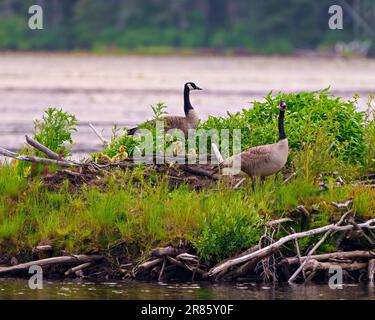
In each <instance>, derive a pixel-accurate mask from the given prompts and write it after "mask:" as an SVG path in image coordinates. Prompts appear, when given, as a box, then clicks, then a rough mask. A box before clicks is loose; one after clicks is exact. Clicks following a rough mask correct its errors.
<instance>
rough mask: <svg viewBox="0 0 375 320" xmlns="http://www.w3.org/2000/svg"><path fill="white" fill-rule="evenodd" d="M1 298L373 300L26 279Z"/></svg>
mask: <svg viewBox="0 0 375 320" xmlns="http://www.w3.org/2000/svg"><path fill="white" fill-rule="evenodd" d="M0 299H163V300H165V299H229V300H230V299H241V300H242V299H245V300H275V299H276V300H279V299H290V300H295V299H297V300H298V299H302V300H309V299H325V300H330V299H344V300H346V299H348V300H349V299H359V300H364V299H365V300H375V287H374V286H372V287H371V286H368V285H367V284H362V285H345V286H344V288H343V289H342V290H332V289H330V288H329V287H328V286H327V285H315V284H314V285H306V286H303V285H300V286H293V287H290V286H286V285H285V286H275V287H273V286H269V285H258V284H255V283H232V284H212V283H178V284H176V283H169V284H168V283H144V282H136V281H126V282H108V283H92V282H84V281H71V282H55V281H54V282H47V281H45V283H44V288H43V289H42V290H31V289H29V287H28V283H27V280H20V279H0Z"/></svg>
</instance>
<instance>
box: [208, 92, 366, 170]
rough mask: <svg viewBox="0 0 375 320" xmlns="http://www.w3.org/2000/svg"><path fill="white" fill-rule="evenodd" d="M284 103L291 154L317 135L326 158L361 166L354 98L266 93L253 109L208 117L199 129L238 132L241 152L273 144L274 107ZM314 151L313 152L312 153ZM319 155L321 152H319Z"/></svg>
mask: <svg viewBox="0 0 375 320" xmlns="http://www.w3.org/2000/svg"><path fill="white" fill-rule="evenodd" d="M281 100H285V101H286V102H287V106H288V107H287V111H286V117H285V130H286V133H287V136H288V139H289V147H290V149H291V151H292V153H293V152H294V153H297V152H300V151H301V150H302V149H304V148H305V147H306V146H307V145H309V144H315V142H316V141H317V139H318V137H319V135H320V138H321V142H322V143H324V149H325V150H326V151H329V155H330V156H334V157H336V158H338V159H342V160H343V161H345V162H346V163H351V164H363V163H364V161H365V157H366V144H365V140H364V136H365V126H364V113H363V112H358V111H357V110H356V102H357V101H356V97H355V98H354V99H353V100H349V101H342V100H341V98H340V97H334V96H333V95H331V94H330V93H329V89H328V88H327V89H324V90H320V91H314V92H298V93H291V94H286V93H278V94H276V95H274V94H273V93H272V92H270V93H269V94H268V95H267V96H266V97H265V101H254V102H253V108H251V109H243V110H242V112H237V113H236V114H231V113H229V112H228V116H227V117H212V116H211V117H209V118H208V120H207V121H206V122H205V123H202V125H201V128H204V129H211V128H216V129H231V130H232V129H241V132H242V149H243V150H245V149H247V148H249V147H252V146H257V145H261V144H267V143H274V142H275V141H277V138H278V132H277V130H278V129H277V119H278V114H279V110H278V105H279V103H280V101H281ZM312 151H314V150H312ZM319 152H321V150H320V151H319Z"/></svg>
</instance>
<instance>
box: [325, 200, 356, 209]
mask: <svg viewBox="0 0 375 320" xmlns="http://www.w3.org/2000/svg"><path fill="white" fill-rule="evenodd" d="M352 203H353V200H352V199H349V200H347V201H345V202H344V203H337V202H334V201H332V202H331V203H330V204H331V205H332V206H334V207H335V208H337V209H348V208H349V206H350V205H351V204H352Z"/></svg>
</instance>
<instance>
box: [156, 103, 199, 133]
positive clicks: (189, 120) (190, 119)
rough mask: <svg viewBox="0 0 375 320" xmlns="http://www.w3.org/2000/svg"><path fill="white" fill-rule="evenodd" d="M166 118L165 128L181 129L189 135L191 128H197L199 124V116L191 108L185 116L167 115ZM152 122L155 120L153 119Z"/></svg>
mask: <svg viewBox="0 0 375 320" xmlns="http://www.w3.org/2000/svg"><path fill="white" fill-rule="evenodd" d="M162 119H163V120H165V130H166V131H167V130H169V129H180V130H181V131H182V132H183V133H184V134H185V136H187V135H188V132H189V130H190V129H196V128H197V126H198V124H199V116H198V114H197V112H196V111H195V110H194V109H191V110H189V112H188V113H187V114H186V115H185V117H183V116H167V117H164V118H162ZM151 123H152V124H154V123H155V122H154V121H152V122H151Z"/></svg>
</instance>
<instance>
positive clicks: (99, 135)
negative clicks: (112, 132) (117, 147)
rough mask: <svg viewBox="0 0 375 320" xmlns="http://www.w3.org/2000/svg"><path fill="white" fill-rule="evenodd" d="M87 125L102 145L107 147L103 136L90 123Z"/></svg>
mask: <svg viewBox="0 0 375 320" xmlns="http://www.w3.org/2000/svg"><path fill="white" fill-rule="evenodd" d="M89 127H90V128H91V129H92V131H94V133H95V134H96V136H97V137H98V138H99V139H100V141H101V142H102V143H103V146H104V147H105V148H107V147H108V140H107V139H106V138H104V137H103V135H102V134H101V133H100V132H99V131H98V130H97V129H96V128H95V127H94V126H93V125H92V124H91V123H89Z"/></svg>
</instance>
